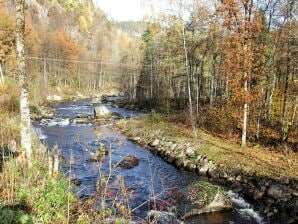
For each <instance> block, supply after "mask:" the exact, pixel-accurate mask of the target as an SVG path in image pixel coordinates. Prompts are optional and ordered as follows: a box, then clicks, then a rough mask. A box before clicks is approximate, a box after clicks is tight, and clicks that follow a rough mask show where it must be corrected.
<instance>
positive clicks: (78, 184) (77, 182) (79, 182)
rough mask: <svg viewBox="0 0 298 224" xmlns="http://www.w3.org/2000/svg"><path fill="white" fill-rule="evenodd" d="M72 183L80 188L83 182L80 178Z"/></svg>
mask: <svg viewBox="0 0 298 224" xmlns="http://www.w3.org/2000/svg"><path fill="white" fill-rule="evenodd" d="M71 183H72V184H73V185H75V186H80V185H81V184H82V181H81V180H80V179H78V178H75V179H72V180H71Z"/></svg>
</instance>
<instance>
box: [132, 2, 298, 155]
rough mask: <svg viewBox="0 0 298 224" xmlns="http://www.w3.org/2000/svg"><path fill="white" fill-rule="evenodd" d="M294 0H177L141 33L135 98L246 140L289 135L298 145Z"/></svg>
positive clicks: (297, 24)
mask: <svg viewBox="0 0 298 224" xmlns="http://www.w3.org/2000/svg"><path fill="white" fill-rule="evenodd" d="M172 3H173V4H175V3H174V2H172ZM297 6H298V4H297V1H291V0H289V1H287V0H285V1H283V0H281V1H279V0H276V1H271V0H269V1H263V0H259V1H247V0H239V1H235V0H227V1H214V2H213V3H212V5H211V6H210V5H209V4H201V3H195V4H192V5H186V6H183V5H181V4H179V2H176V14H174V15H167V16H163V17H162V19H160V20H156V21H161V22H155V23H151V24H150V25H149V26H148V29H147V30H146V32H145V33H144V34H143V36H142V40H143V44H142V47H141V49H142V51H143V61H142V63H143V67H142V71H141V74H140V78H139V80H138V85H137V100H138V101H139V102H140V103H145V104H149V105H150V106H152V107H157V108H159V109H161V110H163V111H164V112H167V113H172V112H173V110H178V111H185V112H186V114H185V116H181V114H178V115H177V116H174V117H175V118H174V119H176V121H178V122H183V123H185V121H186V123H188V124H189V125H191V124H192V125H193V126H197V127H200V128H204V129H207V130H209V131H210V132H212V133H216V134H218V135H220V136H224V137H227V138H236V139H239V140H240V139H241V135H242V144H243V145H245V139H246V138H248V139H249V140H251V141H252V142H257V141H260V142H262V143H266V144H269V145H275V146H276V145H277V144H278V143H280V142H291V143H293V144H292V147H293V149H296V150H297V134H298V132H297V131H298V129H297V127H298V125H297V118H298V114H297V100H298V80H297V79H298V70H297V69H298V67H297V60H298V57H297V54H298V21H297V12H298V11H297V10H298V8H297ZM173 7H175V6H173ZM183 7H184V8H183ZM183 13H184V14H185V15H189V17H188V20H186V21H184V20H183V18H184V17H185V15H183ZM189 115H190V116H189Z"/></svg>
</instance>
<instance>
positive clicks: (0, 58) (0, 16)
mask: <svg viewBox="0 0 298 224" xmlns="http://www.w3.org/2000/svg"><path fill="white" fill-rule="evenodd" d="M14 29H15V26H14V22H13V20H12V18H11V17H10V15H8V13H7V12H6V10H4V9H2V8H0V85H2V84H4V75H3V73H4V72H3V67H4V65H5V61H6V60H7V56H8V55H10V54H11V53H12V52H13V51H14V42H15V39H14Z"/></svg>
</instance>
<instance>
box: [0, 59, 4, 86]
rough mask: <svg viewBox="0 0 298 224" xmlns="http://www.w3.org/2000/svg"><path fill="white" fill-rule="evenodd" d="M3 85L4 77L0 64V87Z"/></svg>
mask: <svg viewBox="0 0 298 224" xmlns="http://www.w3.org/2000/svg"><path fill="white" fill-rule="evenodd" d="M2 85H4V75H3V71H2V65H1V63H0V86H2Z"/></svg>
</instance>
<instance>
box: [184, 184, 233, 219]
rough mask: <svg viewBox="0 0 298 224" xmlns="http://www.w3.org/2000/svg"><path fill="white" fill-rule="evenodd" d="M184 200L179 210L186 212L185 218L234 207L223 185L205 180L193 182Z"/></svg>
mask: <svg viewBox="0 0 298 224" xmlns="http://www.w3.org/2000/svg"><path fill="white" fill-rule="evenodd" d="M183 200H184V202H183V203H180V204H181V205H183V207H180V208H179V210H180V211H181V212H184V217H185V218H189V217H192V216H197V215H201V214H205V213H210V212H220V211H226V210H230V209H232V200H231V198H230V197H229V196H228V195H227V194H226V192H224V190H223V189H222V187H220V186H217V185H213V184H211V183H209V182H204V181H194V182H192V183H191V184H190V185H189V186H188V187H187V190H186V193H185V195H184V199H183Z"/></svg>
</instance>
